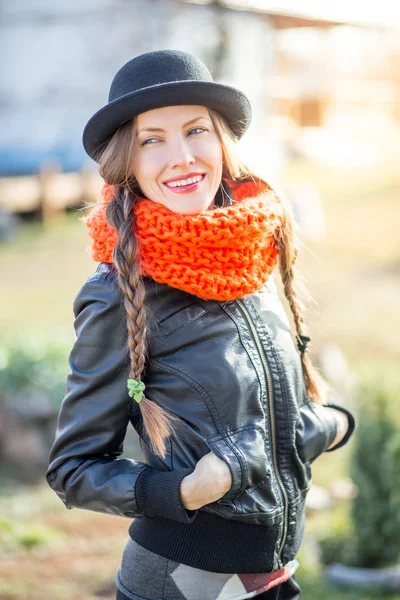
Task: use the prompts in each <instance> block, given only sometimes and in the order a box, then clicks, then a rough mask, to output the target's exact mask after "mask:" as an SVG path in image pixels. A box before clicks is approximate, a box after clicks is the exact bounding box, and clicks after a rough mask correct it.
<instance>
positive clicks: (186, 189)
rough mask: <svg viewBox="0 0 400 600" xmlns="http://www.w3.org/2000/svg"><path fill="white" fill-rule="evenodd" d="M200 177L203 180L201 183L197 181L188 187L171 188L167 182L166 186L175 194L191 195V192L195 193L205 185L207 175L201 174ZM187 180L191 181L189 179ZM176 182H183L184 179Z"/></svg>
mask: <svg viewBox="0 0 400 600" xmlns="http://www.w3.org/2000/svg"><path fill="white" fill-rule="evenodd" d="M198 176H200V177H201V179H200V180H199V181H195V182H193V183H189V184H187V185H176V186H169V185H166V183H165V182H164V185H165V186H166V187H167V188H168V189H169V190H170V191H171V192H174V193H175V194H186V193H189V192H194V191H196V190H197V189H198V188H199V187H200V186H201V184H202V183H203V181H204V179H205V177H206V174H205V173H199V174H198ZM187 179H189V177H188V178H187ZM173 181H174V180H173ZM175 181H183V179H182V178H180V179H175Z"/></svg>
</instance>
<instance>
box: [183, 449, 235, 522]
mask: <svg viewBox="0 0 400 600" xmlns="http://www.w3.org/2000/svg"><path fill="white" fill-rule="evenodd" d="M231 485H232V476H231V472H230V469H229V467H228V465H227V464H226V463H225V462H224V461H223V460H221V459H220V458H218V456H217V455H216V454H214V452H209V453H208V454H205V455H204V456H203V457H202V458H201V459H200V460H199V461H198V463H197V464H196V467H195V469H194V471H193V472H192V473H190V475H187V477H185V478H184V479H183V480H182V483H181V498H182V502H183V505H184V507H185V508H186V509H187V510H197V509H198V508H201V507H202V506H205V505H206V504H211V503H212V502H215V501H216V500H219V499H220V498H222V496H224V495H225V494H226V492H227V491H228V490H230V488H231Z"/></svg>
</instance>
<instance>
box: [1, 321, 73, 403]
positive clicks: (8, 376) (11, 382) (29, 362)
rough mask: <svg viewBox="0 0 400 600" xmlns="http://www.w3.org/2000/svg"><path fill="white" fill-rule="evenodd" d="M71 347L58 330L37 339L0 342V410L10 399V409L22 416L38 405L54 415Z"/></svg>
mask: <svg viewBox="0 0 400 600" xmlns="http://www.w3.org/2000/svg"><path fill="white" fill-rule="evenodd" d="M72 344H73V339H71V337H70V336H69V335H67V334H66V333H65V331H64V330H61V329H60V330H57V329H52V331H51V333H47V334H43V336H41V337H39V336H37V335H25V336H22V335H19V336H13V337H11V336H10V337H9V338H8V339H6V340H3V342H2V345H1V346H0V390H1V392H0V406H1V404H3V405H4V404H5V403H6V402H7V400H8V399H11V402H12V406H13V407H14V408H15V409H16V410H17V409H18V412H22V413H23V412H24V408H25V407H26V411H27V412H28V411H29V409H30V406H31V405H32V404H34V403H35V402H36V401H38V402H41V403H42V404H43V406H45V405H46V406H47V409H46V411H47V412H52V411H53V412H55V413H56V412H57V411H58V408H59V405H60V402H61V400H62V398H63V395H64V391H65V382H66V377H67V374H68V372H69V365H68V354H69V351H70V350H71V347H72ZM8 401H9V400H8ZM9 402H10V401H9ZM33 412H35V410H34V411H33ZM39 413H40V409H39Z"/></svg>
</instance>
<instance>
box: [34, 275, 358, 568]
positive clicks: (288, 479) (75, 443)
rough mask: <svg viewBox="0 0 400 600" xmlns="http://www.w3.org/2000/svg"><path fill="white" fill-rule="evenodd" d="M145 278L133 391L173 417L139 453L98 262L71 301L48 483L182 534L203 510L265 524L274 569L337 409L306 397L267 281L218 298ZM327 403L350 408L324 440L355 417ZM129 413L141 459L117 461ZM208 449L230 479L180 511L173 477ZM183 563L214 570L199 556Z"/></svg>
mask: <svg viewBox="0 0 400 600" xmlns="http://www.w3.org/2000/svg"><path fill="white" fill-rule="evenodd" d="M144 281H145V285H146V311H147V323H148V329H147V344H148V360H147V362H146V369H145V373H144V374H143V377H142V379H143V381H144V383H145V384H146V395H147V396H148V397H149V398H151V399H152V400H153V401H154V402H157V403H159V404H160V405H162V406H164V407H166V408H168V409H169V410H170V411H172V412H173V413H174V414H176V415H178V416H179V417H180V421H179V424H178V426H177V427H176V428H175V432H174V434H173V435H172V437H171V438H170V439H169V441H168V444H167V455H166V457H165V459H160V458H159V457H156V456H155V455H154V454H153V453H152V452H151V451H150V448H149V443H148V439H147V438H146V435H145V433H144V431H143V428H142V426H141V420H140V412H139V407H138V405H137V404H136V402H135V401H134V400H133V399H131V398H130V397H129V395H128V389H127V378H128V371H129V355H128V350H127V348H126V328H125V326H124V319H125V317H124V308H123V303H122V296H121V293H120V291H119V289H118V287H117V285H116V282H115V273H114V271H113V267H112V265H110V264H108V263H100V264H99V266H98V268H97V271H96V272H95V273H94V274H93V275H92V276H91V277H89V279H88V280H87V282H86V283H85V284H84V285H83V287H82V288H81V290H80V291H79V293H78V295H77V296H76V298H75V301H74V306H73V309H74V314H75V317H76V320H75V329H76V334H77V339H76V342H75V344H74V346H73V348H72V351H71V354H70V357H69V365H70V368H71V373H70V374H69V376H68V381H67V389H66V394H65V397H64V400H63V403H62V406H61V409H60V413H59V421H58V427H57V432H56V437H55V441H54V444H53V447H52V449H51V452H50V456H49V467H48V470H47V473H46V478H47V481H48V483H49V485H50V486H51V487H52V488H53V489H54V491H55V492H56V493H57V494H58V496H59V497H60V498H61V499H62V501H63V502H64V503H65V505H66V506H67V508H72V507H80V508H84V509H89V510H95V511H100V512H104V513H110V514H114V515H120V516H126V517H136V519H135V521H137V522H138V523H139V525H137V527H139V528H140V527H141V526H142V525H140V523H143V519H145V520H146V521H147V522H151V525H152V526H153V525H154V526H155V524H158V526H159V529H158V531H160V526H161V525H160V524H162V523H165V522H168V523H172V524H175V525H176V527H180V528H181V534H180V535H182V536H184V535H185V532H186V531H188V525H190V526H191V527H192V525H193V524H194V522H195V521H196V520H197V521H199V522H200V519H203V521H201V522H202V523H203V527H204V522H205V519H206V518H207V517H208V518H210V519H211V518H212V517H213V518H214V520H213V521H212V522H213V523H221V522H222V521H221V517H222V518H223V522H224V523H225V524H226V526H227V527H228V522H230V523H232V524H233V523H237V524H238V523H241V524H242V525H243V528H244V527H245V525H246V526H248V525H253V526H254V525H258V526H259V525H261V526H265V528H266V529H265V531H268V532H270V534H269V535H271V539H270V540H269V541H270V543H269V546H268V547H269V548H270V551H269V555H268V556H265V557H264V562H263V563H262V566H263V567H264V571H267V570H275V569H278V568H280V567H281V566H282V565H284V564H285V563H286V562H288V561H289V560H291V559H292V558H294V556H295V555H296V553H297V551H298V549H299V546H300V543H301V540H302V537H303V529H304V504H305V497H306V494H307V491H308V490H309V488H310V485H311V467H310V465H311V463H312V461H314V460H315V459H316V458H317V457H318V456H319V455H320V454H321V453H323V452H325V451H326V450H327V449H328V447H329V446H330V445H331V444H332V442H333V440H334V439H335V436H336V420H335V419H334V416H333V415H332V412H331V411H330V410H326V408H325V407H324V406H321V405H318V404H314V403H311V402H310V401H309V399H308V397H307V394H306V390H305V384H304V379H303V373H302V368H301V361H300V356H299V353H298V350H297V348H296V346H295V343H294V340H293V337H292V334H291V331H290V326H289V321H288V319H287V316H286V313H285V311H284V308H283V305H282V303H281V301H280V298H279V296H278V293H277V289H276V287H275V282H274V279H273V277H270V279H269V281H268V282H267V284H265V285H264V286H263V288H262V289H261V290H260V291H258V292H257V293H254V294H252V295H248V296H245V297H244V298H242V299H240V300H234V301H221V302H220V301H214V300H201V299H199V298H198V297H196V296H193V295H190V294H188V293H186V292H183V291H181V290H178V289H174V288H172V287H169V286H167V285H162V284H158V283H156V282H154V281H153V280H152V279H150V278H147V277H146V278H144ZM330 406H334V407H336V408H338V409H339V410H342V411H344V412H345V413H346V414H347V415H348V417H349V430H348V433H347V435H346V437H345V439H344V440H343V441H342V442H341V443H340V444H338V445H337V446H336V447H335V448H337V447H339V446H341V445H343V444H344V443H345V442H346V441H347V440H348V438H349V437H350V435H351V434H352V432H353V430H354V419H353V416H352V414H351V413H350V412H349V411H348V410H347V409H345V408H343V407H338V406H337V405H335V404H331V405H330ZM129 422H131V423H132V425H133V427H134V428H135V429H136V431H137V433H138V434H139V436H140V440H141V447H142V449H143V453H144V456H145V460H146V463H142V462H138V461H134V460H132V459H130V458H119V456H120V454H121V452H122V448H123V440H124V436H125V433H126V429H127V426H128V424H129ZM335 448H332V449H335ZM210 450H212V451H213V452H214V453H215V454H216V455H217V456H219V457H220V458H221V459H222V460H223V461H225V462H226V464H227V465H228V467H229V469H230V471H231V474H232V486H231V489H230V490H229V491H228V492H227V493H226V494H225V496H223V497H222V498H221V499H220V500H218V501H217V502H214V503H212V504H209V505H206V506H204V507H202V508H201V509H200V510H199V511H188V510H186V509H185V508H184V507H183V505H182V504H181V500H180V495H179V486H180V482H181V480H182V479H183V477H185V476H186V475H187V474H188V473H190V472H192V471H193V469H194V466H195V465H196V463H197V461H198V460H199V459H200V458H201V457H202V456H203V455H204V454H206V453H208V452H209V451H210ZM231 526H233V525H231ZM248 529H249V528H247V530H248ZM247 530H246V531H247ZM260 530H261V529H260V527H257V528H254V527H253V529H251V531H253V532H254V531H260ZM235 531H241V530H239V529H236V530H235ZM243 531H245V529H243ZM140 535H141V536H142V537H143V536H144V535H145V534H143V532H142V533H141V534H139V533H138V536H140ZM264 535H265V534H264ZM155 537H157V536H155ZM252 539H253V540H255V538H254V536H253V538H252ZM145 543H146V542H145V541H144V542H143V545H145ZM155 543H156V542H154V544H155ZM182 543H183V542H182ZM198 543H199V542H198ZM254 543H256V542H255V541H254ZM154 544H153V546H151V547H152V548H153V547H155V546H154ZM173 556H178V555H177V554H174V555H173ZM173 556H170V558H173ZM244 560H245V559H244V558H243V561H244ZM188 562H190V561H188ZM239 563H240V565H239ZM192 564H195V565H196V566H198V565H200V564H201V565H202V566H201V567H200V568H208V569H209V570H216V569H215V568H214V569H213V568H212V567H213V565H210V564H209V563H208V562H207V559H206V558H202V559H201V560H200V562H199V561H194V562H192ZM205 565H206V566H205ZM230 565H232V569H235V568H236V567H237V568H238V569H239V566H240V567H241V570H240V571H238V572H246V571H247V572H258V571H261V568H260V566H261V562H260V563H257V561H254V557H253V562H252V566H246V565H245V564H244V562H243V563H242V562H240V560H239V559H238V563H237V564H236V563H235V564H234V561H233V560H232V561H231V563H230ZM226 567H227V565H226V564H224V565H223V566H221V570H222V568H226ZM252 569H253V570H252Z"/></svg>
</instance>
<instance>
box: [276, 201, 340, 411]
mask: <svg viewBox="0 0 400 600" xmlns="http://www.w3.org/2000/svg"><path fill="white" fill-rule="evenodd" d="M281 202H282V201H281ZM282 208H283V218H282V225H281V228H280V229H279V231H278V232H277V235H276V242H277V245H278V249H279V271H280V275H281V278H282V283H283V290H284V293H285V296H286V298H287V301H288V303H289V306H290V309H291V311H292V314H293V320H294V324H295V327H296V332H297V335H298V336H301V335H305V333H306V332H305V321H304V313H305V307H304V304H303V303H302V301H301V300H300V298H299V296H298V294H297V290H296V286H295V281H296V280H297V276H296V275H295V269H294V265H295V262H296V259H297V256H298V249H297V240H296V234H295V231H294V227H293V222H294V221H293V216H292V215H291V214H290V209H289V207H288V206H287V205H285V204H284V203H283V202H282ZM300 358H301V363H302V369H303V375H304V380H305V385H306V390H307V395H308V397H309V398H310V399H311V400H313V401H314V402H317V403H319V404H324V401H323V398H324V397H326V395H327V392H328V389H329V385H328V383H327V382H326V381H325V379H323V377H322V376H321V375H320V374H319V373H318V371H317V370H316V368H315V367H314V365H313V364H312V362H311V359H310V358H309V356H308V354H307V352H305V351H304V352H300Z"/></svg>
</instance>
